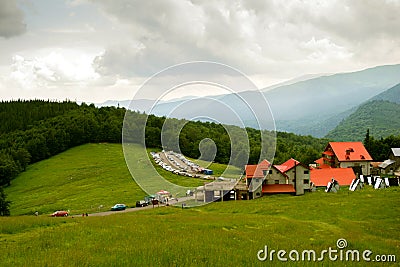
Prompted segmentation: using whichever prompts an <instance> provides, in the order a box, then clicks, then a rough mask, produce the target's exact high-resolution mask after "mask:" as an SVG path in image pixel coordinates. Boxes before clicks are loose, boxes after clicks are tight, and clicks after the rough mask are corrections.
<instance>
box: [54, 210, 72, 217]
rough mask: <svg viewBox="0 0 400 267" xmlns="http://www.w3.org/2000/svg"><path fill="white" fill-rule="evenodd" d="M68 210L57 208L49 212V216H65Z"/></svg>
mask: <svg viewBox="0 0 400 267" xmlns="http://www.w3.org/2000/svg"><path fill="white" fill-rule="evenodd" d="M67 216H68V211H65V210H58V211H55V212H54V213H53V214H51V217H67Z"/></svg>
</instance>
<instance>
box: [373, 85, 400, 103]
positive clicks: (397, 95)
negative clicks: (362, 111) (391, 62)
mask: <svg viewBox="0 0 400 267" xmlns="http://www.w3.org/2000/svg"><path fill="white" fill-rule="evenodd" d="M371 100H386V101H389V102H393V103H397V104H400V83H399V84H398V85H396V86H394V87H392V88H390V89H388V90H386V91H385V92H383V93H380V94H379V95H377V96H374V97H373V98H371Z"/></svg>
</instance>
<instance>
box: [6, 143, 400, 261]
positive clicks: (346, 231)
mask: <svg viewBox="0 0 400 267" xmlns="http://www.w3.org/2000/svg"><path fill="white" fill-rule="evenodd" d="M89 151H92V152H89ZM81 152H82V153H81ZM83 154H84V155H83ZM111 154H113V156H111ZM118 155H119V156H118ZM99 157H101V158H104V159H106V160H104V161H103V160H102V161H101V162H102V165H101V166H97V165H96V164H95V161H96V160H99V159H98V158H99ZM120 161H121V162H120ZM90 162H91V163H90ZM107 162H108V163H107ZM89 163H90V164H89ZM91 164H93V166H92V167H91V168H93V169H92V170H94V169H96V168H97V170H98V172H97V173H96V177H102V178H103V179H102V180H103V181H104V182H106V181H108V184H107V185H103V186H100V187H106V188H108V191H107V192H108V194H106V195H107V196H106V197H104V199H101V203H107V201H109V202H110V205H111V204H112V203H114V202H115V198H119V199H122V200H126V202H127V203H134V201H135V199H137V198H140V197H141V196H143V195H144V192H142V191H141V190H140V188H138V187H137V186H135V184H134V183H133V182H130V181H128V182H126V179H128V180H129V179H130V178H129V172H128V171H127V170H126V169H125V171H123V169H124V167H123V166H124V161H123V156H122V152H121V147H120V146H118V145H108V144H101V145H99V144H97V145H94V144H90V145H85V146H82V147H78V148H75V149H72V150H69V151H67V152H66V153H63V154H61V155H59V156H57V157H54V158H52V159H50V160H48V161H43V162H40V163H37V164H34V165H32V166H31V167H30V169H29V170H28V171H27V172H25V173H24V174H22V175H21V176H20V177H18V178H17V179H16V180H15V181H13V183H12V186H11V187H10V188H7V191H6V192H7V194H8V196H9V199H10V200H12V201H13V202H14V203H13V206H12V207H13V209H12V214H13V215H17V214H29V213H30V211H34V210H35V209H39V208H40V207H42V206H45V208H43V210H45V211H47V210H51V211H52V210H54V209H55V207H56V206H57V207H65V208H68V207H69V206H73V207H74V210H77V211H82V210H86V209H87V208H88V207H87V202H86V201H87V200H88V198H87V197H88V196H91V197H93V198H96V197H99V196H97V195H96V194H98V193H99V192H103V191H102V190H105V189H100V188H98V185H97V179H95V177H91V175H90V174H88V173H87V172H89V171H88V170H87V169H86V168H87V167H85V166H89V165H91ZM57 165H58V166H59V167H56V166H57ZM74 170H76V171H75V172H74ZM79 170H80V171H79ZM81 172H82V174H81V175H78V174H80V173H81ZM124 172H126V174H125V175H126V177H124V176H123V175H122V173H124ZM71 173H74V176H73V179H72V180H70V181H68V180H67V179H66V178H68V177H69V175H71ZM116 174H120V175H116ZM42 176H45V177H51V178H49V179H51V180H47V182H46V183H45V182H43V183H42V184H38V183H37V182H34V180H36V179H37V178H38V177H42ZM55 176H57V177H61V178H58V179H56V178H54V177H55ZM108 176H121V178H120V179H121V180H120V181H124V182H126V183H122V185H123V186H117V185H115V186H113V183H110V181H111V179H108V178H107V177H108ZM87 177H91V178H90V180H86V179H89V178H87ZM113 179H116V178H113ZM74 180H77V181H75V182H74ZM82 180H86V182H85V183H83V181H82ZM79 181H81V182H79ZM89 182H93V183H95V184H96V185H91V184H90V183H89ZM84 184H86V189H85V190H83V189H82V188H81V189H79V186H83V185H84ZM63 185H64V186H67V187H72V186H73V187H76V188H77V189H79V190H73V191H74V192H76V194H73V197H71V196H69V194H64V193H62V192H58V191H59V190H58V191H56V192H55V193H54V197H53V198H48V197H49V195H51V193H47V192H48V190H52V189H57V188H60V187H62V186H63ZM111 187H112V189H113V190H110V188H111ZM124 191H127V192H125V193H124ZM50 192H51V191H50ZM57 192H58V193H57ZM128 192H129V193H128ZM399 196H400V188H399V187H391V188H387V189H382V190H374V189H372V188H370V187H367V188H365V189H363V190H360V191H356V192H349V191H348V190H347V189H346V188H341V190H340V191H339V192H338V193H337V194H334V193H330V194H328V193H325V192H323V191H317V192H313V193H306V194H305V195H304V196H298V197H295V196H290V195H274V196H268V197H263V198H261V199H257V200H252V201H230V202H218V203H212V204H209V205H206V206H202V207H196V208H187V209H181V208H175V207H161V208H156V209H149V210H144V211H139V212H132V213H123V214H115V215H110V216H105V217H93V216H89V217H80V216H76V217H75V218H71V217H68V218H50V217H48V216H46V215H40V216H38V217H35V216H32V215H24V216H11V217H0V251H1V253H0V266H28V265H29V266H271V265H274V266H275V265H285V266H298V265H300V266H309V265H313V266H321V264H322V263H321V262H315V263H314V262H310V261H305V262H301V261H299V262H292V261H290V260H289V261H288V262H280V261H278V260H277V258H276V254H275V255H274V256H275V258H274V259H273V260H272V261H270V260H269V259H268V260H267V261H264V262H261V261H259V260H258V259H257V252H258V251H259V250H262V249H263V248H264V247H265V246H266V245H267V246H268V248H269V250H272V249H273V250H276V251H278V250H286V251H287V252H288V253H289V251H291V250H293V249H296V250H298V251H299V252H300V253H301V251H303V250H315V251H316V252H317V258H318V257H319V256H320V255H319V253H320V252H321V251H322V250H325V249H326V250H327V249H329V247H331V248H332V249H337V248H336V241H337V240H338V239H339V238H344V239H346V240H347V243H348V246H347V247H346V248H345V249H343V250H342V251H344V252H345V251H346V250H359V251H360V252H362V251H364V250H367V249H368V250H371V251H372V252H373V254H372V255H371V256H370V258H371V259H374V257H375V256H376V255H377V254H381V255H396V260H397V263H393V262H392V263H384V264H383V263H377V262H369V263H368V262H365V261H363V260H362V259H361V261H360V262H352V261H347V262H346V261H335V262H334V261H330V260H329V258H328V256H327V255H325V261H324V262H323V265H324V266H330V265H334V266H369V265H371V266H398V262H399V260H400V258H399V257H400V253H399V251H400V233H399V230H400V216H399V215H400V205H399V204H400V198H399ZM123 197H126V199H123ZM20 199H22V200H20ZM99 199H100V198H99ZM53 201H54V203H53ZM129 201H131V202H129ZM63 203H64V204H65V205H66V206H62V205H61V204H63ZM93 203H95V204H93V205H98V203H97V202H93ZM286 257H288V255H287V254H286Z"/></svg>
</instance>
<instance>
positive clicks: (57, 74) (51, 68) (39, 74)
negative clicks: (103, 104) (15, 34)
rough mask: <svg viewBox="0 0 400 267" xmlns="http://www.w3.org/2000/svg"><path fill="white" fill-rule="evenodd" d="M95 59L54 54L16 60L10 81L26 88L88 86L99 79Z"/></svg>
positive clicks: (75, 53)
mask: <svg viewBox="0 0 400 267" xmlns="http://www.w3.org/2000/svg"><path fill="white" fill-rule="evenodd" d="M92 60H93V58H90V57H88V56H87V55H86V54H82V53H80V52H77V51H52V52H50V53H49V54H48V55H46V56H44V57H35V58H33V59H25V58H24V57H22V56H20V55H15V56H14V57H13V64H12V66H11V74H10V77H11V78H12V79H14V80H15V81H16V82H17V83H18V84H19V85H20V86H21V87H22V88H36V87H42V86H49V87H50V86H54V85H63V84H64V85H73V84H88V83H90V82H91V81H93V80H96V79H98V78H99V74H97V73H96V72H95V71H94V69H93V68H92Z"/></svg>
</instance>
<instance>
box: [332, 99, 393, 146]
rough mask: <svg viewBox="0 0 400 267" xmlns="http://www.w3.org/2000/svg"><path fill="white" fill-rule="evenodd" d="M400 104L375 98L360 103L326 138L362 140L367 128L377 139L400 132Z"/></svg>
mask: <svg viewBox="0 0 400 267" xmlns="http://www.w3.org/2000/svg"><path fill="white" fill-rule="evenodd" d="M399 114H400V105H399V104H396V103H393V102H389V101H384V100H373V101H368V102H367V103H364V104H362V105H360V106H359V107H358V108H357V110H356V111H355V112H354V113H353V114H351V115H350V116H349V117H347V118H346V119H345V120H343V121H342V122H340V123H339V124H338V125H337V126H336V127H335V129H333V130H332V131H330V132H329V133H328V134H327V135H326V138H329V139H332V140H336V141H345V140H346V141H362V140H364V138H365V134H366V132H367V129H369V131H370V135H371V136H373V137H375V138H376V139H379V138H381V137H382V138H385V137H388V136H390V135H396V136H397V135H399V134H400V117H399Z"/></svg>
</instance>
